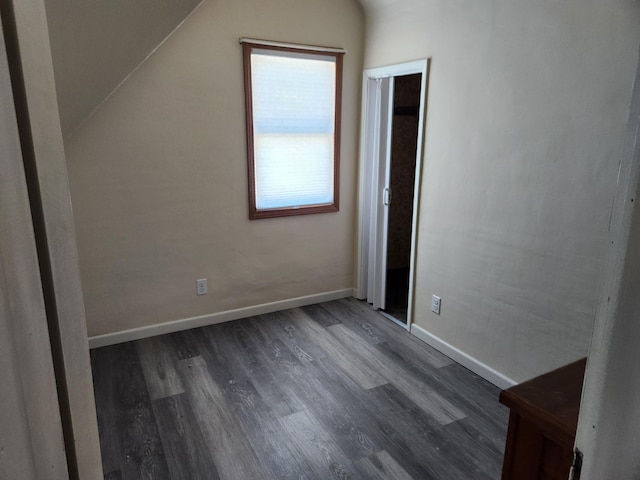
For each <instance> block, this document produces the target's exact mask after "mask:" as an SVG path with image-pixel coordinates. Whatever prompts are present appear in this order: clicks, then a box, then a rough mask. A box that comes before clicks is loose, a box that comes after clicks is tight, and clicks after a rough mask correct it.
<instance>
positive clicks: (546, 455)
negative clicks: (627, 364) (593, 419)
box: [500, 358, 587, 480]
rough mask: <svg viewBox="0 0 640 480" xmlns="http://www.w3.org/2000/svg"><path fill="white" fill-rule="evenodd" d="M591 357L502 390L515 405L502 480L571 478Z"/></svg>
mask: <svg viewBox="0 0 640 480" xmlns="http://www.w3.org/2000/svg"><path fill="white" fill-rule="evenodd" d="M586 362H587V359H586V358H583V359H582V360H578V361H577V362H574V363H572V364H569V365H567V366H565V367H562V368H559V369H558V370H554V371H552V372H549V373H546V374H544V375H541V376H539V377H536V378H534V379H532V380H529V381H527V382H524V383H521V384H520V385H516V386H515V387H512V388H509V389H508V390H503V391H502V392H501V393H500V403H502V404H504V405H506V406H507V407H509V408H510V409H511V412H510V415H509V431H508V433H507V445H506V449H505V453H504V464H503V467H502V480H556V479H558V480H567V478H568V476H569V470H570V468H571V463H572V460H573V445H574V441H575V436H576V427H577V425H578V412H579V410H580V397H581V394H582V381H583V379H584V370H585V366H586Z"/></svg>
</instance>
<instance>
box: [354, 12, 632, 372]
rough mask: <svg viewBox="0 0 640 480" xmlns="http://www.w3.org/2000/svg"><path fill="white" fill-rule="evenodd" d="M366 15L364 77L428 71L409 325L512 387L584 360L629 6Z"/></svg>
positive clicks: (625, 92)
mask: <svg viewBox="0 0 640 480" xmlns="http://www.w3.org/2000/svg"><path fill="white" fill-rule="evenodd" d="M363 3H364V4H365V6H366V10H367V24H366V41H365V45H366V50H365V62H364V63H365V67H366V68H372V67H378V66H383V65H388V64H393V63H399V62H402V61H408V60H413V59H418V58H425V57H430V58H431V59H432V63H431V75H430V86H429V99H428V114H427V130H426V152H425V157H424V170H423V182H422V194H421V198H420V217H419V230H418V250H417V278H416V301H415V311H414V320H415V322H416V324H417V325H418V326H419V327H421V328H423V329H425V330H427V331H428V332H430V333H432V334H433V335H435V336H437V337H439V338H440V339H442V340H444V341H445V342H448V343H449V344H451V345H453V346H454V347H457V348H458V349H460V350H462V351H464V352H466V353H467V354H469V355H471V356H473V357H475V358H476V359H478V360H479V361H481V362H483V363H484V364H486V365H488V366H489V367H491V368H493V369H495V370H497V371H498V372H500V373H502V374H504V375H506V376H507V377H510V378H512V379H514V380H515V381H522V380H525V379H527V378H530V377H532V376H535V375H537V374H540V373H542V372H545V371H548V370H550V369H552V368H554V367H558V366H560V365H562V364H565V363H568V362H570V361H572V360H575V359H577V358H579V357H581V356H584V355H586V353H587V350H588V345H589V340H590V338H591V332H592V322H593V317H594V306H595V297H596V294H597V292H598V287H599V281H600V276H601V271H602V265H603V257H604V252H605V247H606V241H607V236H606V234H607V228H608V223H609V217H610V213H611V206H612V202H613V196H614V191H615V185H616V176H617V172H618V163H619V156H620V148H621V140H622V135H623V132H624V126H625V122H626V120H627V113H628V108H629V102H630V97H631V88H632V81H633V77H634V70H635V64H636V55H637V48H638V45H639V42H640V5H638V4H637V3H632V2H627V1H623V0H619V1H615V2H607V3H606V4H601V3H599V2H595V1H588V2H585V1H577V0H568V1H565V2H562V3H558V2H552V1H546V0H534V1H524V0H516V1H506V0H504V1H503V0H496V1H492V2H480V3H477V2H476V3H469V2H460V1H457V0H454V1H450V0H446V1H445V0H428V1H423V0H420V1H418V0H410V1H394V0H389V1H387V0H364V1H363ZM432 294H438V295H439V296H441V297H442V314H441V315H440V316H437V315H434V314H432V313H431V312H430V299H431V295H432Z"/></svg>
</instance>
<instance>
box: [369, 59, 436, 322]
mask: <svg viewBox="0 0 640 480" xmlns="http://www.w3.org/2000/svg"><path fill="white" fill-rule="evenodd" d="M427 67H428V62H427V61H426V60H423V61H417V62H410V63H406V64H401V65H393V66H390V67H383V68H378V69H371V70H366V71H365V73H364V86H363V114H362V118H363V128H362V143H361V152H362V154H361V169H360V172H361V176H360V219H359V221H360V229H359V235H360V238H359V246H360V252H359V270H358V289H357V295H358V297H359V298H361V299H365V298H366V300H367V301H368V302H369V303H370V304H372V305H373V307H374V308H375V309H378V310H380V311H381V312H382V313H384V314H385V315H386V316H387V317H388V318H390V319H391V320H393V321H394V322H396V323H398V324H400V325H401V326H403V327H404V328H407V329H409V327H410V325H411V321H412V319H411V316H412V305H413V277H414V271H413V270H414V268H413V266H414V260H415V245H416V234H417V229H416V227H417V218H418V215H417V214H418V199H419V187H420V168H421V159H422V152H423V130H424V112H425V101H426V85H427V71H428V70H427Z"/></svg>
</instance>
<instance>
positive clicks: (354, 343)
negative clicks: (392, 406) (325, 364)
mask: <svg viewBox="0 0 640 480" xmlns="http://www.w3.org/2000/svg"><path fill="white" fill-rule="evenodd" d="M327 330H329V331H330V332H331V333H332V334H333V336H334V338H336V340H337V341H338V342H339V343H342V345H343V346H344V348H351V349H353V350H354V351H355V352H356V354H357V355H358V357H359V359H361V362H360V363H361V364H363V365H366V368H367V369H370V370H372V371H376V372H379V373H380V375H381V376H382V377H383V378H385V379H386V380H387V382H385V383H393V384H394V385H395V386H396V387H397V388H398V389H399V390H400V391H402V392H403V393H404V394H405V395H407V397H409V398H411V400H413V401H414V402H415V403H416V404H417V405H418V406H419V407H420V408H422V409H423V410H424V411H426V412H429V413H430V414H431V415H433V417H434V418H435V419H436V420H438V421H439V422H440V423H442V424H446V423H450V422H454V421H456V420H460V419H461V418H464V417H465V413H464V412H463V411H462V410H460V409H459V408H457V407H456V406H455V405H454V404H452V403H451V402H449V401H447V400H446V399H444V398H443V397H442V396H441V395H439V394H438V393H437V392H436V391H435V390H433V389H429V388H428V387H427V386H426V385H425V384H423V383H421V382H420V381H418V380H417V379H416V378H414V377H413V376H412V375H407V374H406V371H404V370H403V367H402V366H401V365H399V364H396V363H395V362H393V361H384V360H383V359H382V358H381V357H380V355H378V354H377V353H376V351H375V349H374V348H373V347H372V346H371V345H369V344H368V343H366V342H364V341H362V339H361V338H360V337H359V336H357V335H356V334H355V333H353V332H352V331H351V330H350V329H348V328H346V327H345V326H344V325H341V324H339V325H332V326H331V327H329V328H328V329H327ZM379 385H383V383H381V384H379Z"/></svg>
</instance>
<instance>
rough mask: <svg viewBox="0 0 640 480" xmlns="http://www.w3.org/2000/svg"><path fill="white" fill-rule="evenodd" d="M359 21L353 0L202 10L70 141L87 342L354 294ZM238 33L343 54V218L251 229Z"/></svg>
mask: <svg viewBox="0 0 640 480" xmlns="http://www.w3.org/2000/svg"><path fill="white" fill-rule="evenodd" d="M363 24H364V20H363V15H362V11H361V8H360V6H359V4H358V3H357V2H355V1H344V0H330V1H323V2H318V1H315V0H288V1H282V0H269V1H265V0H251V1H248V0H247V1H242V2H238V1H236V0H216V1H205V3H204V4H203V5H202V6H201V7H199V8H198V9H197V10H196V11H195V13H194V14H193V15H192V16H191V17H190V18H189V19H188V20H187V21H186V22H185V23H184V25H183V26H182V27H181V28H179V29H178V30H177V31H176V33H175V34H174V35H173V36H172V37H170V38H169V40H168V41H167V42H166V43H165V44H163V45H162V46H161V47H160V48H159V49H158V50H157V51H156V53H154V55H152V56H151V57H150V58H149V60H148V61H147V62H146V63H145V64H144V65H142V67H141V68H140V69H138V70H137V71H136V72H135V73H134V74H133V75H132V77H131V78H130V79H129V80H127V81H126V82H125V83H124V84H123V85H122V87H121V88H120V89H118V90H117V91H116V93H115V94H114V95H113V96H111V98H109V100H108V101H107V102H106V103H105V104H104V105H103V106H102V107H101V108H100V109H99V110H98V111H97V112H96V113H95V115H93V116H92V117H91V118H90V119H89V121H87V122H86V123H85V124H84V125H83V126H82V127H81V128H80V129H79V130H78V131H77V132H76V133H75V134H74V135H72V136H71V138H68V139H67V142H66V145H65V146H66V150H67V160H68V168H69V176H70V184H71V194H72V201H73V208H74V216H75V220H76V231H77V238H78V247H79V255H80V266H81V274H82V281H83V290H84V296H85V303H86V311H87V323H88V330H89V335H90V336H94V335H99V334H105V333H111V332H118V331H122V330H126V329H130V328H134V327H141V326H146V325H152V324H158V323H162V322H166V321H171V320H176V319H182V318H189V317H193V316H199V315H204V314H209V313H214V312H220V311H226V310H231V309H236V308H241V307H246V306H252V305H258V304H262V303H266V302H273V301H278V300H283V299H290V298H295V297H300V296H305V295H311V294H318V293H323V292H330V291H335V290H340V289H346V288H352V287H353V284H354V279H353V263H354V238H355V227H356V223H357V222H356V188H355V186H356V183H357V182H356V170H357V154H358V152H357V145H358V131H359V127H358V126H359V105H360V95H361V92H360V85H361V78H362V77H361V75H362V55H363V53H362V49H363V35H364V34H363V27H364V25H363ZM242 36H247V37H255V38H264V39H269V40H280V41H287V42H298V43H308V44H319V45H328V46H339V47H344V48H346V50H347V54H346V56H345V65H344V67H345V68H344V80H343V81H344V87H343V116H342V125H343V128H342V158H341V172H340V173H341V192H340V193H341V198H340V201H341V204H340V212H339V213H337V214H335V213H334V214H321V215H310V216H301V217H290V218H280V219H267V220H256V221H249V220H248V205H247V203H248V202H247V180H246V157H245V134H244V92H243V83H242V82H243V76H242V75H243V71H242V53H241V47H240V45H239V43H238V38H239V37H242ZM57 61H58V60H57V59H56V58H55V55H54V62H57ZM197 278H208V283H209V293H208V295H205V296H196V293H195V280H196V279H197Z"/></svg>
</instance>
